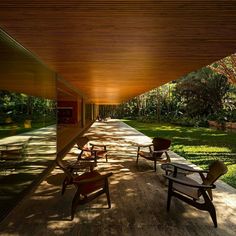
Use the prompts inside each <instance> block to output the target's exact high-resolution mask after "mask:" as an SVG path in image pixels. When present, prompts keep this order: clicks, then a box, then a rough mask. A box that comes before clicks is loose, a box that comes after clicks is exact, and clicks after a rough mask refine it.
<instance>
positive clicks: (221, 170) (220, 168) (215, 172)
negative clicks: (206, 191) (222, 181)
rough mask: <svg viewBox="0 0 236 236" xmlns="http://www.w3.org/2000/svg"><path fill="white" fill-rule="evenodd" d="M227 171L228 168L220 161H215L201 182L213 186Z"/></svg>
mask: <svg viewBox="0 0 236 236" xmlns="http://www.w3.org/2000/svg"><path fill="white" fill-rule="evenodd" d="M227 171H228V168H227V166H226V165H225V164H224V163H223V162H222V161H219V160H216V161H214V162H212V163H211V164H210V165H209V172H208V173H207V176H206V178H205V180H204V181H203V184H206V185H211V184H213V183H214V182H215V181H216V180H217V179H218V178H219V177H220V176H222V175H224V174H225V173H227Z"/></svg>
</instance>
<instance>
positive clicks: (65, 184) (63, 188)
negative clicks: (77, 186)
mask: <svg viewBox="0 0 236 236" xmlns="http://www.w3.org/2000/svg"><path fill="white" fill-rule="evenodd" d="M68 183H69V180H68V178H67V177H66V178H65V179H64V181H63V183H62V189H61V195H63V194H64V193H65V191H66V186H67V185H68Z"/></svg>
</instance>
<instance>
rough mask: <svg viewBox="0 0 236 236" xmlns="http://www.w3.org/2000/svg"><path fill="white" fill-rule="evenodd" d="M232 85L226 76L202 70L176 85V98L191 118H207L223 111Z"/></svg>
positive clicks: (208, 69) (189, 75)
mask: <svg viewBox="0 0 236 236" xmlns="http://www.w3.org/2000/svg"><path fill="white" fill-rule="evenodd" d="M229 89H230V84H229V83H228V81H227V78H226V77H225V76H224V75H219V74H217V73H215V72H213V71H212V70H211V69H210V68H202V69H201V70H199V71H195V72H192V73H190V74H188V75H187V76H185V77H184V78H182V79H181V80H180V82H178V84H177V85H176V88H175V96H176V97H178V100H179V101H180V103H181V105H182V106H181V107H182V109H183V112H184V113H186V114H188V115H190V116H207V115H209V114H213V113H216V112H218V111H220V110H222V109H223V104H224V100H225V99H226V94H227V92H228V91H229Z"/></svg>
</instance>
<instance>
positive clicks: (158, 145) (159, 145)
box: [152, 137, 171, 151]
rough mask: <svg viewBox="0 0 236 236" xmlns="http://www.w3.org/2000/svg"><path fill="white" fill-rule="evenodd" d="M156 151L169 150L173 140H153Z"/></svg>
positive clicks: (157, 138)
mask: <svg viewBox="0 0 236 236" xmlns="http://www.w3.org/2000/svg"><path fill="white" fill-rule="evenodd" d="M152 143H153V148H154V151H159V150H164V149H168V148H169V147H170V145H171V140H169V139H165V138H159V137H156V138H153V140H152Z"/></svg>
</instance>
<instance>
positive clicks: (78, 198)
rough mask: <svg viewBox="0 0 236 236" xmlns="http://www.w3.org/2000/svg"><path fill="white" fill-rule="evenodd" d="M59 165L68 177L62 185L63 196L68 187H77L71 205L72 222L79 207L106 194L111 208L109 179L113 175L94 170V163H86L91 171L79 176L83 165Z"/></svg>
mask: <svg viewBox="0 0 236 236" xmlns="http://www.w3.org/2000/svg"><path fill="white" fill-rule="evenodd" d="M57 163H59V164H58V165H59V167H60V168H61V169H62V170H63V171H64V173H65V175H66V177H65V180H64V181H63V184H62V194H63V193H64V192H65V188H66V186H67V185H69V184H73V185H74V186H75V187H76V193H75V195H74V197H73V200H72V205H71V219H72V220H73V219H74V214H75V211H76V208H77V207H78V205H82V204H85V203H87V202H90V201H92V200H94V199H95V198H97V197H99V196H100V195H102V194H106V197H107V203H108V208H111V201H110V194H109V185H108V178H109V177H110V176H111V175H112V173H107V174H105V175H101V174H100V173H99V172H98V171H96V170H93V166H94V165H93V163H86V165H90V166H89V167H90V171H89V172H84V173H83V174H81V175H78V174H77V173H78V171H79V169H80V166H79V165H81V163H79V164H78V163H77V164H75V165H68V166H65V165H63V164H62V162H61V163H60V161H57ZM91 165H92V166H91ZM82 166H83V163H82Z"/></svg>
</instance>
